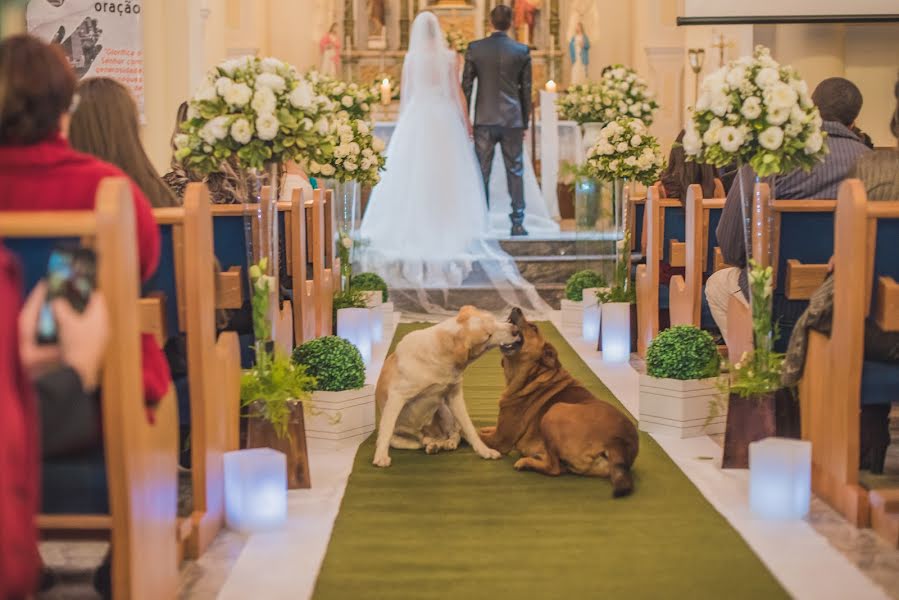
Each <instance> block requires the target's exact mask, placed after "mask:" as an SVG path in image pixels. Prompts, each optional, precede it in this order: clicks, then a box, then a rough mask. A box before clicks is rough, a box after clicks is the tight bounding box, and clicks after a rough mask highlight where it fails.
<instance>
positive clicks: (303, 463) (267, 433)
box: [247, 401, 312, 490]
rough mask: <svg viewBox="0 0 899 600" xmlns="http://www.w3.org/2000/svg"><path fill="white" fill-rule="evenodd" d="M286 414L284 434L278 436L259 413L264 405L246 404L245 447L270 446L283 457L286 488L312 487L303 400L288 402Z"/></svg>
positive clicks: (259, 403) (270, 424) (258, 403)
mask: <svg viewBox="0 0 899 600" xmlns="http://www.w3.org/2000/svg"><path fill="white" fill-rule="evenodd" d="M288 406H289V410H290V416H289V417H288V421H287V435H285V436H279V435H278V432H277V431H275V427H274V426H273V425H272V423H271V422H270V421H269V420H268V419H266V418H265V416H264V415H263V413H262V411H263V407H264V404H263V403H262V402H258V401H257V402H255V403H253V404H252V405H251V406H250V414H249V417H248V419H247V447H248V448H271V449H273V450H277V451H278V452H283V453H284V454H285V455H286V456H287V488H288V489H291V490H296V489H306V488H309V487H311V486H312V480H311V477H310V475H309V453H308V452H307V450H306V421H305V418H304V416H303V403H302V402H290V403H288Z"/></svg>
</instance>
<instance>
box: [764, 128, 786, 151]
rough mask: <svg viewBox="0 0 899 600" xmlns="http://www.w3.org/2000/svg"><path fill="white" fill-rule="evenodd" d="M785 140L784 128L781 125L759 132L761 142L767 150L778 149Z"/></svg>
mask: <svg viewBox="0 0 899 600" xmlns="http://www.w3.org/2000/svg"><path fill="white" fill-rule="evenodd" d="M783 141H784V130H783V129H781V128H780V127H769V128H768V129H766V130H765V131H763V132H762V133H760V134H759V144H761V145H762V148H765V149H767V150H777V149H778V148H780V145H781V144H782V143H783Z"/></svg>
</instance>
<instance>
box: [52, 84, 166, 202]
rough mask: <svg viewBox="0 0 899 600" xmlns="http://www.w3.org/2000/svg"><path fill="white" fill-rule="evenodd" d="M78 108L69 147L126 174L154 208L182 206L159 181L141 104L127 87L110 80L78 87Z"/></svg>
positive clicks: (73, 120) (71, 128)
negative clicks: (144, 137) (144, 138)
mask: <svg viewBox="0 0 899 600" xmlns="http://www.w3.org/2000/svg"><path fill="white" fill-rule="evenodd" d="M77 95H78V99H79V101H78V106H77V108H76V109H75V112H74V113H72V123H71V125H70V126H69V143H70V144H71V145H72V148H74V149H75V150H78V151H79V152H85V153H87V154H92V155H94V156H96V157H97V158H99V159H101V160H104V161H106V162H108V163H111V164H114V165H115V166H117V167H118V168H120V169H121V170H123V171H124V172H125V174H126V175H128V177H130V178H131V180H132V181H134V183H136V184H137V186H138V187H139V188H140V189H141V191H143V193H144V195H146V196H147V198H148V199H149V200H150V204H151V205H152V206H153V207H154V208H164V207H167V206H179V205H180V204H181V202H180V201H179V200H178V198H176V197H175V195H174V194H173V193H172V190H170V189H169V187H168V186H167V185H166V183H165V182H164V181H163V180H162V179H161V178H160V177H159V175H158V174H157V173H156V170H155V169H154V168H153V165H152V164H151V163H150V159H149V158H147V153H146V152H144V147H143V145H142V144H141V142H140V127H139V124H138V112H137V104H136V103H135V102H134V98H132V96H131V92H130V91H129V90H128V88H126V87H125V86H124V85H122V84H121V83H119V82H118V81H115V80H113V79H108V78H106V77H92V78H89V79H84V80H82V81H81V82H80V83H79V84H78V90H77Z"/></svg>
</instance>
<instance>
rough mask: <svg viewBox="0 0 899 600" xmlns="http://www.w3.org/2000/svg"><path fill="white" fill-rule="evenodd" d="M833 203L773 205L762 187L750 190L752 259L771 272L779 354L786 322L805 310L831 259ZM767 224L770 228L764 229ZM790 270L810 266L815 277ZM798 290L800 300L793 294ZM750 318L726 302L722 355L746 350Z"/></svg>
mask: <svg viewBox="0 0 899 600" xmlns="http://www.w3.org/2000/svg"><path fill="white" fill-rule="evenodd" d="M835 208H836V200H819V199H807V200H774V201H771V191H770V188H769V187H768V185H767V184H765V183H760V184H756V188H755V189H754V194H753V204H752V214H751V215H750V222H751V227H752V234H751V236H750V237H751V241H752V256H753V257H756V258H755V260H756V261H757V262H758V263H759V264H761V265H762V266H765V267H767V266H771V267H772V269H773V271H774V276H773V280H774V298H773V313H774V315H773V316H774V322H778V321H781V325H782V326H781V330H780V340H779V341H778V345H777V347H779V348H781V349H783V348H784V347H785V346H786V344H787V342H788V341H789V337H790V333H791V332H792V324H791V323H790V322H784V319H785V318H787V319H789V321H792V320H793V319H794V318H796V317H798V315H800V314H801V313H802V311H803V310H804V309H805V307H806V306H807V305H808V298H809V296H810V295H811V293H812V292H814V290H815V289H817V288H818V286H819V285H820V283H821V282H822V281H823V280H824V274H825V273H826V264H827V261H828V259H829V258H830V256H831V255H832V254H833V247H834V245H833V231H834V229H833V219H834V210H835ZM769 222H770V223H772V226H771V227H767V226H765V224H767V223H769ZM796 265H802V266H808V265H814V267H812V268H814V269H815V270H816V271H817V273H818V274H819V277H818V279H817V280H816V281H810V279H809V277H808V275H807V274H806V273H803V272H802V270H801V269H796V268H795V266H796ZM799 289H802V290H804V291H803V293H802V294H800V293H798V290H799ZM751 331H752V315H751V313H750V310H749V309H748V307H746V305H744V304H742V303H741V302H740V301H739V300H737V299H736V298H731V302H730V305H729V309H728V333H729V337H730V338H732V339H728V340H727V345H728V353H729V355H730V356H731V357H734V356H736V357H737V359H739V357H740V356H742V355H743V352H745V351H746V350H748V349H750V348H751V345H750V346H748V347H747V346H746V341H747V340H749V341H750V343H751V340H752V333H751Z"/></svg>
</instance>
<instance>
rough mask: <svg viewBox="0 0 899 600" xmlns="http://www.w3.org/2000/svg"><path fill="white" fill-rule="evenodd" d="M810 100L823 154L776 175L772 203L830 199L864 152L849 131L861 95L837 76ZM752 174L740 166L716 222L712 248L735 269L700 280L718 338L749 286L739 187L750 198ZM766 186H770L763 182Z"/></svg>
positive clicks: (859, 109)
mask: <svg viewBox="0 0 899 600" xmlns="http://www.w3.org/2000/svg"><path fill="white" fill-rule="evenodd" d="M812 100H813V101H814V102H815V105H816V106H817V107H818V110H819V111H820V112H821V119H822V120H823V121H824V123H823V125H822V126H821V128H822V129H823V130H824V131H825V132H827V138H826V144H827V149H828V154H827V156H826V157H825V158H824V161H823V162H820V163H818V164H817V165H816V166H815V167H814V168H813V169H812V170H811V171H810V172H806V171H803V170H802V169H799V170H796V171H794V172H792V173H788V174H786V175H782V176H778V177H777V179H776V183H775V184H774V186H773V187H772V192H773V193H774V194H776V197H777V199H779V200H780V199H803V198H836V197H837V190H838V189H839V187H840V184H841V183H842V182H843V180H844V179H845V178H846V176H847V174H848V173H849V170H850V169H851V168H852V166H853V165H854V164H855V162H856V160H857V159H858V158H859V157H860V156H862V155H863V154H865V153H866V152H869V150H868V148H867V147H866V146H865V145H864V144H863V143H862V141H861V139H859V138H858V136H856V135H855V134H854V133H853V132H852V131H851V130H850V127H852V126H853V124H854V123H855V119H856V118H857V117H858V114H859V113H860V112H861V110H862V94H861V92H860V91H859V89H858V88H857V87H856V86H855V84H853V83H852V82H851V81H849V80H847V79H843V78H842V77H831V78H830V79H825V80H824V81H822V82H821V83H820V84H818V87H817V88H815V91H814V93H813V94H812ZM754 182H755V173H753V171H752V168H751V167H749V166H745V167H743V168H742V169H741V170H740V173H739V174H738V177H737V181H735V182H734V183H733V185H732V186H731V188H730V191H729V192H728V194H727V202H726V203H725V205H724V211H723V212H722V214H721V220H720V221H719V222H718V229H717V234H718V245H719V246H720V247H721V254H722V256H723V258H724V261H725V262H726V263H727V264H729V265H735V266H734V267H729V268H726V269H721V270H719V271H716V272H715V273H714V274H712V275H711V276H710V277H709V279H708V281H707V282H706V288H705V295H706V299H707V300H708V303H709V309H710V310H711V313H712V316H713V317H714V319H715V322H716V323H717V324H718V328H719V329H720V330H721V334H722V335H723V336H724V337H725V339H726V338H727V304H728V300H729V299H730V297H731V296H735V297H736V298H738V299H740V300H741V301H743V302H744V303H747V304H748V300H747V299H748V298H749V283H748V279H747V275H746V269H745V267H746V264H747V263H746V247H745V243H744V238H743V236H744V221H743V210H742V207H741V201H742V200H741V193H740V189H741V185H742V188H743V189H744V191H745V192H746V195H747V197H750V196H751V195H752V189H753V184H754ZM768 183H769V184H770V183H771V182H770V181H768Z"/></svg>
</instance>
